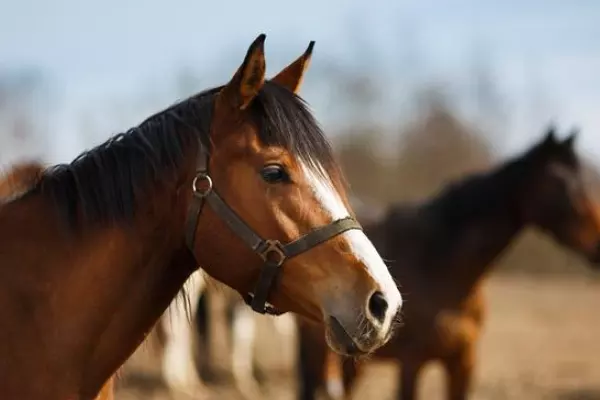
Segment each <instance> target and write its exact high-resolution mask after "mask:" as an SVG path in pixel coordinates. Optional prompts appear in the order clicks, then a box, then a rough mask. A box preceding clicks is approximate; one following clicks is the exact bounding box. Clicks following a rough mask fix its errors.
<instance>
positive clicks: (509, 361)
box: [117, 276, 600, 400]
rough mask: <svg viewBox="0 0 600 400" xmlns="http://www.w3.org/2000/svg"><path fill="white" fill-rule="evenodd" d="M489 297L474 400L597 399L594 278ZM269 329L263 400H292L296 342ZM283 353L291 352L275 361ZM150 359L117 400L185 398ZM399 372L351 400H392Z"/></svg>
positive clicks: (434, 369)
mask: <svg viewBox="0 0 600 400" xmlns="http://www.w3.org/2000/svg"><path fill="white" fill-rule="evenodd" d="M487 296H488V300H489V304H490V317H489V320H488V323H487V326H486V330H485V334H484V337H483V340H482V342H481V343H480V354H479V360H480V362H479V364H478V368H477V376H476V382H475V387H474V390H473V395H472V396H471V398H472V399H475V400H496V399H498V400H499V399H527V400H537V399H544V400H545V399H563V400H595V399H600V280H599V279H589V278H577V277H560V278H559V277H543V278H540V277H531V276H519V277H516V276H495V277H493V278H492V279H490V280H489V282H488V284H487ZM260 318H263V317H260ZM268 326H269V322H268V321H266V320H264V319H263V320H261V326H260V327H259V335H261V340H260V343H258V344H257V350H256V352H257V357H258V358H259V362H260V364H261V365H262V367H263V369H264V370H265V371H267V372H266V382H265V387H264V391H265V395H264V397H263V398H264V399H273V400H275V399H277V400H288V399H289V400H291V399H294V388H295V385H296V383H295V379H294V372H293V371H292V370H291V368H292V361H293V357H294V348H293V340H294V338H293V337H289V338H284V339H281V338H280V339H279V340H280V341H279V342H278V341H277V340H278V338H274V337H273V335H272V334H271V335H269V334H268V332H269V328H268ZM276 343H277V344H278V345H275V344H276ZM282 348H287V349H288V350H289V351H290V352H291V353H290V355H288V356H287V359H286V360H279V361H280V362H279V363H277V360H278V355H280V354H281V349H282ZM153 353H154V352H153V351H152V349H151V348H150V346H146V347H143V348H141V349H140V350H139V351H138V353H136V354H135V355H134V356H133V357H132V359H131V360H130V363H129V364H128V365H127V367H126V368H125V370H124V371H123V373H122V377H121V381H120V382H119V384H118V385H119V389H118V391H117V399H119V400H133V399H148V400H167V399H173V400H180V399H181V400H183V399H184V397H181V396H179V397H171V396H169V395H167V393H166V391H165V389H164V385H163V384H162V383H161V381H160V380H159V379H158V378H157V365H156V364H157V361H156V360H157V358H156V356H155V355H154V354H153ZM221 353H222V354H224V351H221ZM218 357H222V356H217V358H218ZM286 368H287V369H286ZM269 369H271V370H276V371H273V372H272V373H271V372H269ZM282 369H283V372H282V371H281V370H282ZM396 371H397V370H396V366H394V365H389V364H387V365H386V364H381V363H379V364H372V366H371V367H370V368H369V370H368V372H367V375H366V376H365V377H364V378H363V379H362V380H361V382H360V384H359V386H358V389H357V391H356V393H355V396H354V398H355V399H393V398H394V396H393V389H394V387H395V384H396V383H395V376H396ZM442 383H443V375H442V373H441V369H440V368H439V367H438V366H437V365H432V366H431V367H430V368H429V369H428V370H427V371H426V374H425V375H424V376H423V379H422V380H421V385H422V386H421V393H422V395H423V396H422V397H421V398H423V399H428V400H429V399H432V400H436V399H443V396H442V389H443V386H442ZM197 398H198V399H210V400H213V399H214V400H216V399H241V398H242V397H240V396H239V395H238V394H236V391H235V390H233V389H232V388H230V387H227V385H224V384H221V385H211V388H210V393H205V394H203V395H200V394H199V396H198V397H197Z"/></svg>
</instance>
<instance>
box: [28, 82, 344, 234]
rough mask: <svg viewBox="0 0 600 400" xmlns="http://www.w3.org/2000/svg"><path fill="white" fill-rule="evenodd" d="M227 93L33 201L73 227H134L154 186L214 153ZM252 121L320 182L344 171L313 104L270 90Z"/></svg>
mask: <svg viewBox="0 0 600 400" xmlns="http://www.w3.org/2000/svg"><path fill="white" fill-rule="evenodd" d="M221 88H222V86H221V87H216V88H212V89H209V90H206V91H204V92H201V93H199V94H197V95H194V96H192V97H190V98H188V99H186V100H183V101H181V102H178V103H176V104H174V105H172V106H171V107H169V108H167V109H165V110H163V111H161V112H159V113H157V114H154V115H153V116H151V117H149V118H147V119H146V120H145V121H143V122H142V123H141V124H140V125H138V126H137V127H134V128H131V129H129V130H128V131H127V132H125V133H120V134H118V135H115V136H113V137H112V138H110V139H109V140H107V141H106V142H105V143H103V144H101V145H99V146H97V147H95V148H93V149H91V150H89V151H86V152H84V153H82V154H81V155H79V156H78V157H77V158H76V159H75V160H74V161H72V162H71V163H70V164H61V165H57V166H54V167H51V168H49V169H48V170H46V172H45V173H44V174H43V176H42V177H41V179H40V180H39V181H38V182H37V183H36V185H35V187H34V188H33V189H32V190H31V191H30V192H29V193H41V194H42V195H44V196H47V197H48V198H49V199H50V200H51V201H52V202H53V203H54V205H55V207H57V208H58V210H59V212H60V214H61V215H62V218H64V219H65V220H66V221H67V222H68V223H69V224H70V225H71V226H78V225H81V224H82V223H93V222H120V221H125V220H131V219H132V218H133V217H134V215H135V211H136V204H137V202H138V200H139V199H140V198H141V197H143V196H144V195H145V194H147V192H148V190H149V189H150V188H151V187H152V185H156V184H160V183H168V182H169V181H172V180H173V179H174V178H175V176H176V174H177V173H178V172H179V170H180V169H181V167H182V166H183V163H184V162H185V161H186V160H187V159H190V157H191V156H192V154H194V155H195V154H196V152H197V151H198V150H199V148H198V147H199V146H198V143H199V142H200V143H202V145H203V146H205V147H206V148H207V149H210V146H211V142H210V127H211V119H212V112H213V106H214V100H215V98H216V96H217V94H218V93H219V91H220V89H221ZM249 114H250V118H251V119H252V120H253V122H255V123H256V124H257V127H258V130H259V140H260V141H261V142H262V143H263V144H265V145H273V146H281V147H283V148H284V149H286V150H287V151H289V152H290V153H292V154H293V155H295V156H296V157H298V158H299V159H300V160H301V161H302V162H304V163H305V164H306V165H307V167H308V168H310V169H311V170H313V171H314V172H315V173H317V174H319V175H320V176H324V175H326V171H327V170H328V169H331V168H336V164H335V163H334V161H333V160H334V158H333V151H332V149H331V147H330V144H329V142H328V141H327V139H326V138H325V135H324V134H323V131H322V130H321V128H320V127H319V125H318V124H317V122H316V121H315V120H314V118H313V116H312V114H311V113H310V111H309V110H308V108H307V105H306V103H305V102H304V101H303V100H302V99H301V98H300V97H298V96H296V95H295V94H294V93H292V92H290V91H289V90H287V89H286V88H284V87H281V86H279V85H277V84H276V83H273V82H270V81H267V82H265V84H264V86H263V88H262V89H261V91H260V92H259V94H258V95H257V96H256V98H255V99H254V100H253V102H252V103H251V105H250V107H249Z"/></svg>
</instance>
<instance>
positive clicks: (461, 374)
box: [443, 344, 475, 400]
mask: <svg viewBox="0 0 600 400" xmlns="http://www.w3.org/2000/svg"><path fill="white" fill-rule="evenodd" d="M474 353H475V350H474V344H472V345H469V347H468V348H466V349H464V350H462V351H460V352H459V353H457V354H455V355H454V356H452V357H448V358H446V359H444V360H443V365H444V368H445V370H446V374H447V376H448V380H447V397H446V398H447V399H448V400H466V399H467V397H468V394H469V389H470V386H471V381H472V376H473V369H474V366H475V357H474Z"/></svg>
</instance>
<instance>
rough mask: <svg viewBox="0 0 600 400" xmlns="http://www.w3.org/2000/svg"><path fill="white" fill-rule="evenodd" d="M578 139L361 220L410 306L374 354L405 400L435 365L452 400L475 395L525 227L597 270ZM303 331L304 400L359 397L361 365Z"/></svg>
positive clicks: (596, 236)
mask: <svg viewBox="0 0 600 400" xmlns="http://www.w3.org/2000/svg"><path fill="white" fill-rule="evenodd" d="M575 138H576V135H575V133H574V134H573V135H571V136H569V137H567V138H566V139H565V140H558V139H557V138H556V137H555V133H554V130H553V129H551V130H550V131H549V132H548V134H547V135H546V136H545V137H544V138H543V139H542V140H541V141H540V142H539V143H537V144H535V145H534V146H533V147H532V148H531V149H529V150H528V151H527V152H525V153H524V154H522V155H521V156H519V157H517V158H514V159H512V160H510V161H508V162H506V163H504V164H502V165H500V166H499V167H497V168H495V169H493V170H491V171H490V172H487V173H483V174H476V175H472V176H469V177H467V178H466V179H463V180H461V181H458V182H456V183H453V184H450V185H448V186H447V187H446V188H445V189H444V190H443V191H442V192H441V193H440V194H439V195H437V196H435V197H433V198H432V199H430V200H427V201H425V202H423V203H421V204H418V205H410V206H409V205H396V206H392V207H391V208H390V209H389V210H388V212H387V215H386V216H385V217H384V218H383V219H382V220H381V221H379V222H375V223H372V224H368V223H365V221H362V222H363V224H364V225H365V229H366V231H367V234H368V236H369V237H370V239H371V240H372V241H373V242H374V243H375V245H376V247H377V248H378V250H379V251H380V253H381V254H382V255H383V256H384V258H386V259H387V260H390V262H391V264H390V271H391V273H392V275H393V276H394V278H395V279H396V280H397V281H398V282H401V290H402V292H403V295H404V297H405V298H406V299H407V302H406V304H405V307H404V321H405V325H404V327H403V328H402V329H400V332H399V334H398V335H397V336H396V337H395V338H394V339H393V340H392V341H391V342H390V343H388V345H386V346H384V347H382V348H381V349H380V350H378V351H377V352H376V353H375V356H374V357H375V358H380V359H391V360H397V361H399V362H400V363H401V372H400V376H399V381H400V382H399V383H400V390H399V393H398V398H399V399H402V400H410V399H414V398H415V397H416V392H417V381H418V379H417V378H418V376H419V372H420V371H421V370H422V368H423V367H424V366H425V364H426V363H428V362H430V361H434V360H437V361H441V363H442V364H443V367H444V370H445V372H446V373H447V378H448V379H447V398H448V399H453V400H458V399H465V398H467V395H468V391H469V387H470V384H471V380H472V374H473V369H474V366H475V360H476V357H475V356H476V345H477V342H478V340H479V337H480V334H481V329H482V326H483V323H484V320H485V315H486V306H485V302H484V298H483V293H482V284H483V282H484V278H485V277H486V275H487V274H488V272H489V271H490V269H491V268H492V266H493V264H494V261H496V260H497V259H498V257H499V256H500V255H501V254H502V252H503V251H504V250H506V249H507V247H509V245H510V244H511V242H513V241H514V239H515V238H516V237H517V234H518V233H519V232H521V231H522V230H523V229H524V228H525V227H528V226H533V227H536V228H539V229H541V230H542V231H544V232H546V233H548V234H549V235H550V236H551V237H553V238H554V239H555V240H556V241H557V242H558V243H560V244H561V245H563V246H565V247H567V248H570V249H572V250H574V251H576V252H578V253H580V254H582V255H583V256H585V257H586V258H587V259H588V260H589V261H590V262H591V263H592V264H595V265H597V264H598V262H599V261H600V251H599V244H600V229H599V223H598V220H597V219H596V216H595V215H594V212H593V206H592V204H591V203H590V201H589V200H588V198H587V195H586V193H585V190H584V187H583V184H582V177H581V173H580V172H581V171H580V165H579V160H578V156H577V154H576V152H575V151H574V148H573V145H574V141H575ZM299 324H300V325H299V326H300V328H299V329H300V332H299V334H300V339H299V347H300V348H299V355H300V357H299V363H300V366H299V373H300V393H299V399H302V400H308V399H313V398H314V396H315V391H316V389H317V388H318V387H320V386H322V385H323V383H325V384H326V386H327V389H326V390H327V391H328V392H329V393H328V394H329V395H330V396H331V397H333V398H340V397H344V394H343V393H344V392H346V393H347V394H348V393H350V389H351V386H352V383H353V382H354V380H355V378H356V376H357V374H358V373H359V371H360V366H361V364H360V362H357V361H354V360H351V359H345V360H342V359H341V358H340V357H338V356H337V355H334V354H333V353H331V352H329V351H328V350H327V349H326V346H325V344H324V342H323V339H322V332H321V333H318V332H320V329H319V328H315V327H314V326H313V325H312V324H309V323H306V322H305V321H302V320H299ZM340 363H342V364H340ZM342 377H343V378H342Z"/></svg>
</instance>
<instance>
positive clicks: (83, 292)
mask: <svg viewBox="0 0 600 400" xmlns="http://www.w3.org/2000/svg"><path fill="white" fill-rule="evenodd" d="M182 192H183V191H182ZM147 199H148V197H146V198H145V200H147ZM179 202H181V199H179V198H178V197H177V196H175V197H173V198H172V197H169V196H167V195H162V196H160V198H154V199H153V201H151V203H152V204H153V205H156V204H160V207H158V206H149V207H147V208H142V209H141V210H140V212H139V213H138V215H141V216H143V218H136V219H135V220H134V221H133V222H132V224H130V225H129V226H128V227H114V226H113V227H110V228H89V229H86V228H83V229H81V231H80V232H77V233H73V232H67V230H66V229H65V227H64V222H63V221H61V220H59V218H58V217H57V213H56V211H55V210H53V209H50V208H51V207H50V206H49V205H48V203H49V202H48V201H47V199H45V198H43V195H42V194H39V193H32V194H30V195H28V196H26V197H25V198H23V199H20V200H19V201H16V202H13V203H9V204H7V205H5V206H3V207H2V208H0V226H2V227H3V229H2V231H3V232H2V231H0V254H3V256H2V257H3V262H2V264H3V266H5V268H3V269H4V271H2V270H0V278H2V279H0V282H2V283H0V285H2V284H7V286H8V287H11V286H10V285H15V284H16V283H18V284H19V285H20V287H19V289H18V290H19V291H20V292H21V293H19V294H20V301H22V300H23V299H26V300H27V302H28V303H31V304H33V307H34V308H35V310H34V314H35V315H40V316H42V317H40V318H39V319H36V320H35V321H33V320H31V319H23V321H24V322H23V325H27V324H30V325H33V324H35V325H36V326H35V327H33V326H21V327H20V329H23V330H24V331H28V330H31V329H32V328H35V329H40V328H41V329H43V330H44V332H47V333H48V332H49V333H48V334H47V335H45V336H44V338H43V340H41V341H42V342H43V343H37V340H34V343H26V342H25V341H24V340H23V339H21V338H19V337H17V336H15V335H12V336H10V334H8V336H7V337H6V338H4V337H2V335H1V334H0V339H6V340H9V341H13V342H16V343H14V346H13V347H14V349H15V356H16V355H17V353H18V352H19V348H21V350H23V351H24V352H27V351H32V352H36V353H37V354H36V356H37V357H38V360H39V361H40V364H41V365H46V366H47V367H48V368H49V371H52V374H55V375H53V376H54V377H55V378H56V377H61V378H59V379H64V378H62V376H72V375H73V374H75V375H77V376H78V377H79V378H78V379H77V380H76V382H70V385H72V386H73V387H72V388H71V389H72V390H75V391H77V392H78V393H79V394H80V395H81V396H83V397H84V398H87V397H93V395H94V394H95V393H96V392H97V391H98V390H99V389H100V388H101V387H102V385H103V383H104V382H105V381H106V380H107V379H108V378H109V377H110V376H111V375H112V374H113V373H114V372H115V371H116V370H117V369H118V368H119V366H120V365H121V364H122V363H123V362H124V361H125V360H126V359H127V358H128V357H129V356H130V355H131V354H132V353H133V351H134V350H135V349H136V347H137V346H138V345H139V344H140V343H141V342H142V341H143V340H144V338H145V335H146V334H147V333H149V331H150V330H151V328H152V326H153V325H154V324H155V322H156V321H157V320H158V319H159V318H160V316H161V314H162V313H163V311H164V310H165V309H166V308H167V307H168V305H169V303H170V302H171V300H172V299H173V298H174V297H175V295H176V294H177V292H178V290H179V289H180V288H181V287H182V285H183V283H184V282H185V280H186V279H187V277H188V276H189V274H190V273H191V272H192V271H193V269H194V268H195V264H194V262H193V259H192V258H191V255H190V254H189V253H188V252H187V251H186V249H185V248H184V246H183V223H184V220H183V218H182V217H181V215H173V212H172V211H157V210H180V209H181V206H180V205H179V204H177V203H179ZM177 213H178V214H179V213H180V211H177ZM179 225H181V226H179ZM169 232H181V235H174V236H172V237H169V236H168V233H169ZM12 249H18V250H12ZM4 257H6V258H4ZM8 269H11V271H7V270H8ZM5 278H6V279H5ZM17 297H19V296H17ZM17 307H18V305H17V304H12V305H10V304H9V305H8V306H2V305H0V318H3V317H4V316H7V315H8V316H10V315H11V313H14V312H15V311H14V310H15V309H16V308H17ZM3 308H4V310H3ZM39 325H41V326H39ZM24 348H29V349H30V350H25V349H24ZM24 368H25V369H27V368H28V367H27V366H25V367H24ZM29 368H31V366H29ZM0 369H1V368H0ZM41 379H43V378H41ZM0 386H1V385H0Z"/></svg>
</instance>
